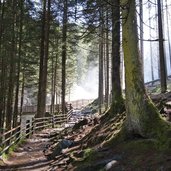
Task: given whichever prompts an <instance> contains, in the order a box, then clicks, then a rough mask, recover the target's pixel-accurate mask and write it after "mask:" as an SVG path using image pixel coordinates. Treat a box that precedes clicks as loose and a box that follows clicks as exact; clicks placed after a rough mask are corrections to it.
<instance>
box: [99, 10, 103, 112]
mask: <svg viewBox="0 0 171 171" xmlns="http://www.w3.org/2000/svg"><path fill="white" fill-rule="evenodd" d="M103 17H104V12H103V8H102V7H101V9H100V19H99V20H100V31H99V32H100V34H99V35H100V38H99V97H98V101H99V114H101V113H102V105H103V96H104V94H103V91H104V90H103V89H104V85H103V71H104V67H103V64H104V61H103V60H104V58H103V56H104V45H103V44H104V20H103Z"/></svg>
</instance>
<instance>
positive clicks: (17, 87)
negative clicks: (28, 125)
mask: <svg viewBox="0 0 171 171" xmlns="http://www.w3.org/2000/svg"><path fill="white" fill-rule="evenodd" d="M23 3H24V1H23V0H20V29H19V47H18V63H17V77H16V90H15V105H14V116H13V127H16V126H17V117H18V98H19V88H20V71H21V47H22V36H23Z"/></svg>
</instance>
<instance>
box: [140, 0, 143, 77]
mask: <svg viewBox="0 0 171 171" xmlns="http://www.w3.org/2000/svg"><path fill="white" fill-rule="evenodd" d="M139 3H140V51H141V63H142V73H143V77H144V42H143V38H144V27H143V2H142V0H139Z"/></svg>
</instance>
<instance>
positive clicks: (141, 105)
mask: <svg viewBox="0 0 171 171" xmlns="http://www.w3.org/2000/svg"><path fill="white" fill-rule="evenodd" d="M122 3H123V4H122V5H123V6H124V8H122V18H123V22H122V30H123V36H122V38H123V50H124V60H125V74H126V82H125V85H126V113H127V119H126V124H125V128H126V129H125V130H126V132H127V133H128V134H129V135H140V136H142V137H154V136H156V137H159V136H161V135H162V134H163V135H164V134H165V130H166V127H167V124H166V123H165V122H164V121H163V120H162V119H161V118H160V117H159V113H158V112H157V109H156V108H155V107H154V105H153V104H152V103H151V101H150V99H149V97H148V95H147V94H146V91H145V86H144V82H143V74H142V65H141V62H140V56H139V55H140V54H139V47H138V30H137V18H136V1H135V0H122Z"/></svg>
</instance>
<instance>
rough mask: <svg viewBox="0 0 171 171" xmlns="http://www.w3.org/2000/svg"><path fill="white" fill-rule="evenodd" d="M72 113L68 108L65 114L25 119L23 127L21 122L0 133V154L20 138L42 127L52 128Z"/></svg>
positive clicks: (26, 136)
mask: <svg viewBox="0 0 171 171" xmlns="http://www.w3.org/2000/svg"><path fill="white" fill-rule="evenodd" d="M71 115H72V110H70V111H69V112H68V113H67V114H66V115H62V114H60V115H52V116H51V117H43V118H33V119H32V120H31V121H30V120H27V121H26V123H25V128H24V129H23V128H22V127H21V124H20V125H19V126H17V127H16V128H12V129H11V130H9V131H7V132H4V133H1V134H0V156H2V154H3V153H8V152H9V149H10V147H12V146H13V145H15V144H17V143H18V142H19V140H20V139H21V138H23V139H24V138H29V137H30V136H31V135H32V134H33V133H34V132H35V131H38V130H42V129H44V128H48V127H51V128H54V127H55V126H56V125H59V124H63V123H66V122H67V121H68V120H69V118H70V117H71Z"/></svg>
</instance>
